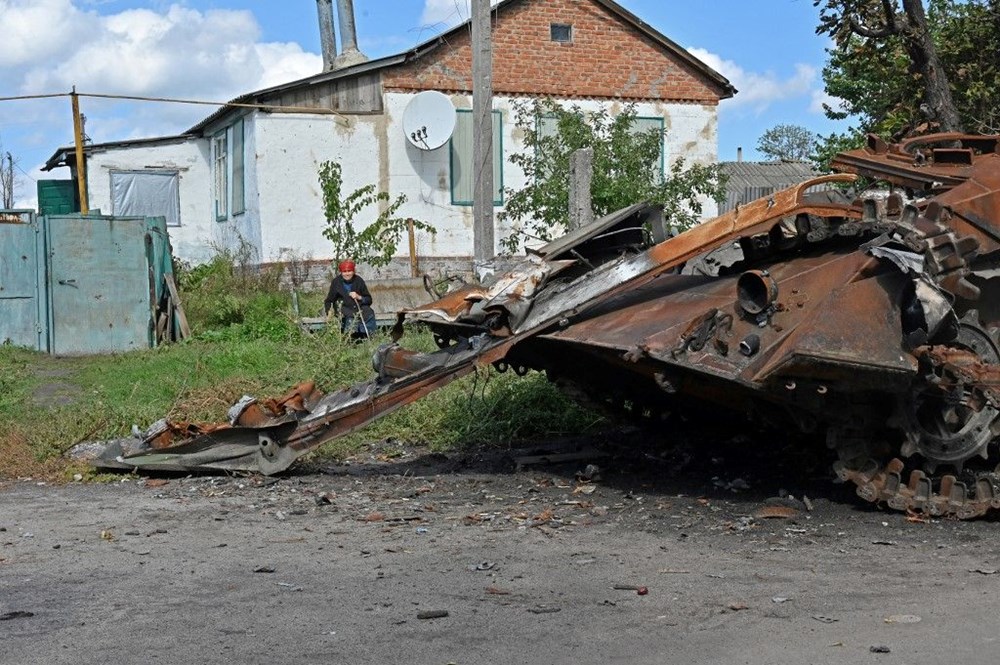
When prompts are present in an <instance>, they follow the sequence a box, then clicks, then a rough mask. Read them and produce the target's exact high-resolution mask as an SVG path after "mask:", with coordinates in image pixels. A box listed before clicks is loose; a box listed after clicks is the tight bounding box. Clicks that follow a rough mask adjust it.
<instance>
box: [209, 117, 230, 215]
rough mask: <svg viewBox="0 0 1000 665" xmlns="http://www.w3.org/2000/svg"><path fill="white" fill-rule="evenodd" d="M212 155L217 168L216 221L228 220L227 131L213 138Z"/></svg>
mask: <svg viewBox="0 0 1000 665" xmlns="http://www.w3.org/2000/svg"><path fill="white" fill-rule="evenodd" d="M212 155H213V159H214V167H215V169H214V170H215V174H214V175H215V219H217V220H220V219H226V218H227V217H228V216H229V209H228V207H227V206H226V194H227V193H228V189H229V180H228V177H227V176H228V174H227V173H226V171H227V166H228V161H227V146H226V130H222V131H221V132H219V133H218V134H216V135H215V136H214V137H213V138H212Z"/></svg>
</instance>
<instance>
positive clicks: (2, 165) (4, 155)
mask: <svg viewBox="0 0 1000 665" xmlns="http://www.w3.org/2000/svg"><path fill="white" fill-rule="evenodd" d="M16 166H17V159H16V158H15V157H14V156H13V155H11V154H10V152H9V151H5V150H4V149H3V142H2V141H0V208H7V209H10V208H13V207H14V191H15V190H16V189H17V178H16V177H15V175H14V169H15V167H16Z"/></svg>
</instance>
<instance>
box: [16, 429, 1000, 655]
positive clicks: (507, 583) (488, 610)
mask: <svg viewBox="0 0 1000 665" xmlns="http://www.w3.org/2000/svg"><path fill="white" fill-rule="evenodd" d="M580 447H581V446H577V447H576V448H573V447H569V448H567V447H566V446H563V447H561V448H559V450H558V452H561V453H566V452H567V451H570V452H571V453H572V452H574V451H577V450H578V449H580ZM528 452H538V451H515V452H507V453H502V452H501V453H488V454H487V453H479V454H462V455H457V454H456V455H450V456H445V455H440V454H431V453H427V452H426V451H423V450H419V449H412V448H403V447H395V446H382V447H377V448H373V450H372V451H371V452H370V453H368V454H366V455H365V456H363V457H361V458H359V459H356V460H352V463H351V464H347V465H344V466H339V467H330V468H326V469H323V468H319V467H315V466H314V467H311V468H309V467H306V466H305V465H303V466H302V467H301V468H299V469H298V470H296V471H293V473H290V474H287V475H285V476H282V477H280V478H276V479H275V478H263V477H170V478H142V477H137V476H122V477H121V478H120V479H119V480H118V481H117V482H112V483H107V484H85V483H73V484H69V485H63V486H46V485H44V484H40V483H35V482H32V481H30V480H21V481H18V482H10V483H7V484H3V485H0V497H2V504H0V505H2V506H3V509H2V511H0V663H4V664H6V663H10V664H11V665H14V664H17V665H27V664H32V663H39V664H46V665H51V664H56V663H100V664H102V665H113V664H117V663H268V664H283V663H321V662H322V663H330V662H343V663H352V664H353V663H428V664H441V665H443V664H445V663H456V664H466V663H574V664H579V663H610V662H628V663H795V664H800V663H838V664H839V663H934V664H938V663H941V662H962V663H963V664H964V665H970V664H975V663H991V664H992V663H996V662H997V660H998V656H997V652H998V648H997V647H998V645H997V644H996V642H997V639H998V636H1000V630H998V627H1000V626H998V624H1000V618H998V616H997V612H996V608H997V606H998V605H997V601H996V597H997V590H998V586H1000V574H997V570H998V569H1000V547H998V543H1000V538H997V535H996V534H997V529H998V528H1000V526H998V525H997V524H996V523H995V522H991V521H976V522H964V523H963V522H955V521H936V520H935V521H923V520H918V519H915V518H914V517H913V516H911V517H909V518H908V517H907V516H906V515H902V514H896V513H891V512H886V511H882V510H880V509H878V508H873V507H870V506H867V505H865V504H861V503H860V502H858V501H857V500H855V499H853V497H852V493H851V492H850V491H849V489H848V488H846V487H843V486H836V485H834V484H832V483H831V482H830V480H829V478H828V477H826V475H825V472H824V473H821V474H818V475H816V476H810V474H808V473H806V472H804V470H803V468H797V467H796V462H795V460H790V461H789V462H788V464H787V465H786V466H785V467H784V468H781V469H771V468H769V467H768V465H767V464H763V465H758V466H757V467H753V468H750V467H746V466H744V465H743V463H742V462H741V463H740V464H739V465H734V464H733V463H732V462H731V461H730V460H727V459H724V458H719V457H714V456H712V455H705V456H702V457H701V458H700V459H699V460H697V461H695V462H693V463H692V462H690V460H688V459H687V458H684V459H679V458H677V457H669V456H663V457H659V456H655V455H652V454H641V453H635V452H633V453H630V454H629V455H621V454H615V453H613V452H612V453H610V454H608V451H606V450H604V451H601V450H598V451H595V452H594V454H591V452H589V451H587V450H584V451H583V452H581V453H580V459H573V460H569V461H566V460H563V461H558V459H557V460H556V461H548V462H546V461H545V460H537V459H522V462H524V463H523V464H522V465H518V464H517V459H516V458H517V457H518V456H519V455H521V454H522V453H528ZM601 453H604V456H600V454H601ZM590 464H592V465H596V466H597V467H599V470H597V469H595V468H593V467H591V468H589V469H588V465H590ZM734 466H738V467H739V468H740V469H741V471H742V472H741V473H740V474H736V473H734V472H733V468H734ZM595 471H597V473H595ZM587 477H591V478H590V479H589V480H588V479H587ZM793 477H797V479H795V480H791V478H793ZM783 488H787V492H786V491H785V489H783ZM788 492H790V495H789V494H788ZM804 494H805V495H807V496H808V497H809V500H808V502H804V501H803V495H804ZM810 508H811V509H810ZM428 616H431V617H434V618H426V617H428Z"/></svg>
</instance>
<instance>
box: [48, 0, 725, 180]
mask: <svg viewBox="0 0 1000 665" xmlns="http://www.w3.org/2000/svg"><path fill="white" fill-rule="evenodd" d="M525 1H527V0H500V2H498V3H497V4H496V5H495V6H494V8H493V10H494V11H501V10H506V9H507V8H509V7H512V6H514V5H516V4H517V3H520V2H525ZM592 2H595V3H596V4H598V5H600V6H602V7H603V8H604V9H606V10H607V11H608V12H610V13H611V14H613V15H615V16H617V17H618V18H619V19H621V20H622V21H623V22H625V23H627V24H629V25H631V26H632V27H633V28H635V29H636V30H638V31H639V32H640V33H642V34H643V35H645V36H646V37H648V38H649V39H650V40H652V41H653V42H654V43H655V44H657V45H658V46H660V47H661V48H663V49H664V50H666V51H668V52H670V53H671V54H672V55H673V56H674V57H676V58H677V59H678V60H680V61H682V62H684V63H685V64H687V65H688V66H689V67H691V68H692V69H693V70H695V71H696V72H698V73H700V74H701V75H702V76H704V77H705V78H706V79H708V80H709V81H710V82H711V83H712V84H714V85H715V86H717V87H718V88H719V90H720V93H721V98H722V99H728V98H730V97H732V96H733V95H734V94H736V88H735V87H733V85H732V83H730V82H729V79H727V78H726V77H724V76H723V75H722V74H720V73H719V72H717V71H715V70H714V69H712V68H711V67H709V66H708V65H706V64H705V63H704V62H702V61H701V60H699V59H698V58H696V57H694V56H693V55H691V54H690V53H688V52H687V51H686V50H685V49H684V48H682V47H681V46H680V45H678V44H677V43H676V42H674V41H673V40H671V39H669V38H668V37H667V36H666V35H664V34H663V33H661V32H659V31H658V30H656V29H654V28H653V27H652V26H650V25H649V24H648V23H646V22H645V21H643V20H642V19H640V18H639V17H638V16H636V15H635V14H633V13H632V12H630V11H628V10H627V9H625V8H624V7H622V6H621V5H619V4H618V3H617V2H614V1H613V0H592ZM470 23H471V19H470V20H469V21H465V22H464V23H461V24H459V25H457V26H455V27H454V28H452V29H450V30H448V31H447V32H443V33H441V34H440V35H438V36H436V37H433V38H431V39H428V40H427V41H424V42H422V43H420V44H418V45H416V46H414V47H412V48H410V49H409V50H407V51H403V52H402V53H397V54H395V55H389V56H385V57H382V58H377V59H375V60H368V61H367V62H362V63H359V64H357V65H352V66H349V67H343V68H341V69H336V70H333V71H330V72H322V73H320V74H314V75H312V76H307V77H305V78H301V79H298V80H295V81H290V82H288V83H282V84H280V85H275V86H271V87H269V88H262V89H260V90H255V91H253V92H248V93H245V94H243V95H240V96H239V97H235V98H233V99H231V100H229V102H227V103H226V104H225V105H224V106H222V107H220V108H219V109H218V110H216V111H215V112H213V113H212V114H211V115H209V116H208V117H206V118H205V119H204V120H202V121H200V122H199V123H197V124H196V125H194V126H193V127H191V128H190V129H188V130H187V131H186V132H183V133H182V134H179V135H176V136H166V137H156V138H151V139H134V140H125V141H112V142H108V143H97V144H89V145H87V146H85V150H86V151H87V153H88V154H93V153H95V152H101V151H103V150H108V149H112V148H121V147H134V146H140V145H156V144H161V143H164V144H165V143H173V142H180V141H184V140H187V139H190V138H191V137H193V136H198V135H201V134H202V133H203V132H204V131H205V128H206V127H209V126H211V125H212V124H214V123H215V122H216V121H218V120H219V119H220V118H222V117H224V116H225V115H227V114H228V113H231V112H233V111H234V110H235V109H237V108H239V107H236V106H234V105H235V104H252V103H257V102H259V101H260V100H261V99H263V98H266V97H270V96H273V95H275V94H280V93H283V92H286V91H289V90H294V89H297V88H307V87H309V86H313V85H319V84H322V83H327V82H329V81H335V80H338V79H346V78H350V77H352V76H357V75H359V74H364V73H366V72H372V71H378V70H382V69H386V68H388V67H393V66H396V65H402V64H406V63H408V62H411V61H413V60H416V59H418V58H420V57H422V56H424V55H426V54H427V53H430V52H431V51H433V50H435V49H437V48H438V47H440V46H442V45H446V44H448V43H449V42H450V41H452V40H453V38H454V37H455V35H457V34H458V33H460V32H462V31H467V30H468V29H469V25H470ZM75 161H76V155H75V151H74V149H73V148H72V147H62V148H59V149H57V150H56V152H55V153H54V154H53V155H52V157H50V158H49V159H48V161H46V162H45V166H44V168H43V170H45V171H49V170H52V169H54V168H57V167H60V166H68V165H70V164H72V163H75Z"/></svg>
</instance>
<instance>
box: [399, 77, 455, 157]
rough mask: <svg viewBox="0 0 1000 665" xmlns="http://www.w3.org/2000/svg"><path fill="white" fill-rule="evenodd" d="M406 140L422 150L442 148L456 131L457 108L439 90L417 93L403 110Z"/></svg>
mask: <svg viewBox="0 0 1000 665" xmlns="http://www.w3.org/2000/svg"><path fill="white" fill-rule="evenodd" d="M403 131H404V132H406V140H407V141H409V142H410V143H412V144H413V145H414V146H416V147H418V148H420V149H421V150H434V149H436V148H440V147H441V146H443V145H444V144H445V143H447V142H448V139H450V138H451V133H452V132H453V131H455V107H454V106H453V105H452V103H451V100H450V99H448V97H447V96H446V95H444V94H442V93H440V92H437V91H436V90H426V91H424V92H421V93H418V94H417V95H415V96H414V97H413V99H411V100H410V102H409V103H408V104H407V105H406V110H404V111H403Z"/></svg>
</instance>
